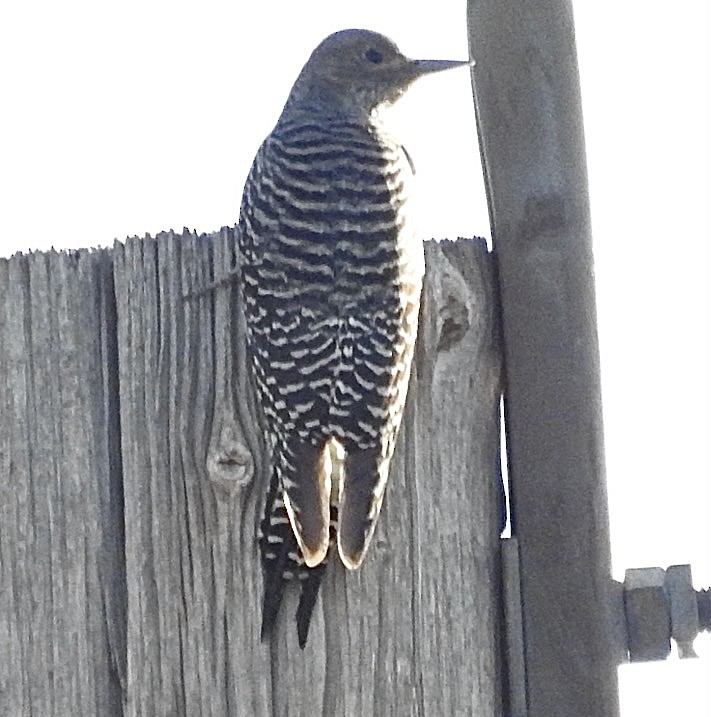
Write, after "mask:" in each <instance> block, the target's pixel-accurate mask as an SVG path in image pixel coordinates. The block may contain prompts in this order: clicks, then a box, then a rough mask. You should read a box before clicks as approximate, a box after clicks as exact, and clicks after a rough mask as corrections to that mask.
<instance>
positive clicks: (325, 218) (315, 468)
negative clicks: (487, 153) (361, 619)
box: [237, 29, 471, 648]
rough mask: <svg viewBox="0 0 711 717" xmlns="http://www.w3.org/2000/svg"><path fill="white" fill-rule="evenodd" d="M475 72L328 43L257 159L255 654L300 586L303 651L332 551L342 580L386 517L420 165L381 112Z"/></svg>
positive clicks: (403, 391)
mask: <svg viewBox="0 0 711 717" xmlns="http://www.w3.org/2000/svg"><path fill="white" fill-rule="evenodd" d="M469 64H471V63H469V62H468V61H449V60H412V59H409V58H407V57H406V56H405V55H403V54H402V53H401V52H400V50H399V49H398V47H397V46H396V45H395V43H394V42H393V41H392V40H390V39H389V38H388V37H386V36H384V35H381V34H379V33H377V32H373V31H370V30H363V29H349V30H341V31H339V32H336V33H334V34H332V35H329V36H328V37H326V39H324V40H323V41H322V42H321V43H320V44H319V45H318V46H317V47H316V49H315V50H314V51H313V53H312V54H311V56H310V58H309V59H308V61H307V62H306V64H305V65H304V67H303V69H302V70H301V73H300V74H299V75H298V77H297V79H296V81H295V83H294V85H293V87H292V89H291V92H290V94H289V96H288V98H287V100H286V104H285V106H284V109H283V111H282V113H281V115H280V117H279V118H278V121H277V123H276V125H275V127H274V129H273V130H272V131H271V133H270V134H269V135H268V136H267V137H266V139H265V140H264V142H263V143H262V145H261V146H260V148H259V149H258V151H257V154H256V156H255V159H254V162H253V164H252V166H251V169H250V171H249V174H248V177H247V181H246V183H245V187H244V192H243V195H242V202H241V206H240V215H239V222H238V225H237V248H238V257H239V259H238V262H239V269H238V270H239V276H240V286H241V290H242V298H243V306H244V313H245V318H246V344H247V350H248V355H249V357H250V362H251V369H252V374H253V377H254V381H255V384H256V389H257V394H258V397H259V404H260V406H261V409H262V415H263V426H264V430H265V433H266V438H267V443H268V445H269V448H270V453H271V462H272V465H273V468H272V472H271V478H270V482H269V489H268V493H267V498H266V504H265V510H264V517H263V519H262V521H261V523H260V531H259V544H260V549H261V558H262V565H263V572H264V577H265V579H264V603H263V614H262V631H261V637H262V640H267V639H268V638H269V636H270V634H271V632H272V628H273V625H274V623H275V621H276V618H277V614H278V612H279V607H280V604H281V602H282V594H283V590H284V584H285V582H288V581H289V580H297V581H298V582H299V583H300V585H301V594H300V599H299V606H298V609H297V613H296V622H297V632H298V639H299V645H300V646H301V647H302V648H303V647H304V645H305V644H306V640H307V637H308V630H309V624H310V621H311V616H312V612H313V608H314V604H315V601H316V597H317V594H318V590H319V586H320V583H321V580H322V577H323V573H324V568H325V565H326V558H327V554H328V553H329V548H330V547H331V546H332V545H335V546H336V548H334V551H333V552H335V550H337V552H338V555H339V556H340V559H341V561H342V563H343V564H344V566H345V567H346V568H347V569H349V570H354V569H356V568H358V567H359V566H360V565H361V564H362V562H363V559H364V557H365V555H366V553H367V550H368V546H369V544H370V542H371V539H372V537H373V531H374V530H375V526H376V522H377V520H378V516H379V513H380V509H381V506H382V503H383V496H384V492H385V486H386V483H387V480H388V474H389V470H390V463H391V459H392V456H393V451H394V448H395V443H396V438H397V435H398V430H399V427H400V423H401V419H402V415H403V409H404V406H405V399H406V395H407V388H408V383H409V377H410V372H411V366H412V359H413V351H414V346H415V341H416V337H417V325H418V315H419V306H420V294H421V289H422V282H423V275H424V269H425V267H424V248H423V242H422V239H421V237H419V236H418V235H417V231H416V227H415V224H414V221H413V217H412V212H411V211H409V209H410V207H409V203H408V198H409V196H410V194H411V189H412V184H413V175H414V165H413V163H412V161H411V159H410V156H409V154H408V153H407V151H406V150H405V148H404V147H403V145H402V144H401V143H400V141H399V140H398V139H397V137H396V136H395V134H394V133H393V131H392V127H390V126H389V123H388V119H387V112H386V110H387V108H388V107H389V106H391V105H393V104H394V103H395V102H396V101H397V100H398V99H399V98H400V97H401V96H402V95H403V94H404V93H405V91H406V90H407V89H408V88H409V87H410V85H411V84H412V83H413V82H414V81H415V80H417V79H418V78H420V77H422V76H424V75H429V74H432V73H436V72H440V71H443V70H448V69H451V68H455V67H461V66H466V65H469Z"/></svg>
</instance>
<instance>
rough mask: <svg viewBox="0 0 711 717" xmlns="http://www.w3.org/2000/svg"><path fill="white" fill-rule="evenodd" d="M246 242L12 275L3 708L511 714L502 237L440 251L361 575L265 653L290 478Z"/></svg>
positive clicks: (7, 295) (219, 239)
mask: <svg viewBox="0 0 711 717" xmlns="http://www.w3.org/2000/svg"><path fill="white" fill-rule="evenodd" d="M233 245H234V240H233V234H232V232H231V231H230V230H227V229H224V230H222V231H221V232H220V233H218V234H216V235H210V236H202V237H197V236H195V235H194V234H188V233H185V234H183V235H182V236H175V235H173V234H163V235H160V236H159V237H158V238H156V239H152V238H150V237H147V238H145V239H142V240H139V239H132V240H129V241H128V242H126V243H125V244H122V243H117V244H116V245H115V246H114V248H113V250H96V251H76V252H67V253H65V252H62V253H57V252H48V253H32V254H29V255H16V256H14V257H13V258H11V259H8V260H0V307H1V310H0V346H1V348H0V411H1V414H0V511H1V512H0V715H3V716H5V715H8V716H10V717H15V716H19V715H30V714H33V715H37V714H40V715H43V716H45V715H46V716H48V717H49V716H51V715H56V716H57V717H66V716H67V715H89V716H92V715H124V714H125V715H150V716H153V715H189V716H191V717H192V716H194V715H220V716H222V715H249V716H254V715H256V716H260V715H316V714H323V715H371V714H372V715H467V714H475V715H493V716H496V717H498V715H500V714H501V710H502V707H501V699H502V698H501V692H502V673H503V670H502V657H501V649H500V642H501V641H502V634H501V631H502V628H501V619H500V614H499V613H500V609H501V608H500V604H501V601H500V598H499V592H500V570H499V535H498V530H499V520H500V518H499V516H500V509H501V506H500V500H501V498H500V489H499V485H500V484H499V480H500V479H499V460H498V458H499V456H498V453H499V448H498V447H499V420H498V408H499V397H500V391H501V350H500V340H499V333H498V320H497V310H496V306H497V301H496V299H495V295H496V292H495V291H494V286H495V283H494V280H493V268H492V261H491V259H490V255H489V254H487V252H486V247H485V246H484V244H483V242H481V241H478V240H459V241H456V242H443V243H433V242H430V243H428V244H427V267H428V268H427V277H426V286H425V293H424V305H423V311H422V321H421V332H420V340H419V345H418V349H417V355H416V363H415V369H414V371H413V378H412V383H411V388H410V395H409V399H408V406H407V411H406V418H405V423H404V426H403V430H402V432H401V435H400V438H399V442H398V447H397V450H396V459H395V463H394V468H393V472H392V476H391V480H390V485H389V488H388V493H387V497H386V501H385V507H384V513H383V516H382V518H381V521H380V524H379V526H378V529H377V533H376V535H375V539H374V545H373V547H372V549H371V551H370V554H369V556H368V560H367V561H366V563H365V565H364V566H363V568H362V569H361V570H359V571H357V572H354V573H349V574H346V572H345V571H344V569H343V568H342V566H341V565H340V563H339V562H338V561H337V560H334V561H332V562H331V564H330V565H329V567H328V572H327V578H326V580H325V582H324V585H323V588H322V594H321V597H320V598H319V601H318V603H317V606H316V611H315V615H314V621H313V624H312V627H311V633H310V637H309V642H308V644H307V646H306V649H305V650H304V651H301V650H299V648H298V646H297V640H296V631H295V625H294V618H293V614H294V610H295V604H296V599H295V598H296V595H295V594H294V593H290V594H289V595H288V596H287V599H286V601H285V604H284V605H283V606H282V612H281V615H280V622H279V624H278V625H277V628H276V630H275V635H274V637H273V639H272V641H271V643H270V644H262V643H260V641H259V627H260V610H261V595H262V576H261V569H260V565H259V559H258V549H257V543H256V531H257V523H258V521H259V518H260V517H261V516H260V513H261V510H262V504H263V499H264V494H265V490H266V477H267V474H268V467H267V463H266V459H265V452H264V448H263V440H262V437H261V435H260V432H259V429H258V423H257V420H256V418H255V416H256V413H255V404H254V396H253V395H252V392H251V389H250V384H249V381H248V379H247V373H246V368H245V351H244V336H243V331H242V327H241V322H240V320H239V306H238V292H237V291H236V290H235V286H234V284H233V285H230V286H226V287H223V288H218V289H215V290H214V291H208V292H205V291H202V290H203V289H204V288H205V287H206V286H207V285H209V284H210V282H212V281H213V280H214V279H219V278H220V277H223V276H225V275H226V274H227V273H228V271H229V269H230V267H231V266H232V264H233V254H234V246H233Z"/></svg>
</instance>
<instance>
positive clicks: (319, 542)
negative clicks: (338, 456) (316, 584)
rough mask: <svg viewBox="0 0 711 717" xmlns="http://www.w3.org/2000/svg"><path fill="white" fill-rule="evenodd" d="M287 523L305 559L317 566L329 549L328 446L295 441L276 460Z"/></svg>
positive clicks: (329, 478) (329, 462)
mask: <svg viewBox="0 0 711 717" xmlns="http://www.w3.org/2000/svg"><path fill="white" fill-rule="evenodd" d="M277 466H278V468H279V470H280V478H281V486H282V488H283V491H284V493H283V499H284V505H285V507H286V512H287V514H288V516H289V522H290V523H291V527H292V529H293V531H294V535H295V536H296V540H297V542H298V544H299V548H300V550H301V554H302V556H303V559H304V562H305V563H306V565H308V566H309V567H310V568H314V567H316V566H317V565H319V564H320V563H321V562H323V560H324V559H325V557H326V553H327V552H328V535H329V532H328V526H329V504H330V498H331V460H330V456H329V451H328V450H327V448H326V447H325V446H324V445H323V444H321V445H312V444H310V443H305V442H298V444H296V445H289V446H284V447H283V449H282V456H281V459H280V461H279V462H278V463H277Z"/></svg>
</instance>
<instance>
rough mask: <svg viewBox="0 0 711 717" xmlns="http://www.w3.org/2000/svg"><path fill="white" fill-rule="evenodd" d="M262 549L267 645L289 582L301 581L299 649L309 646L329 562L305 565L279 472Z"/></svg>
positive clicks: (266, 512)
mask: <svg viewBox="0 0 711 717" xmlns="http://www.w3.org/2000/svg"><path fill="white" fill-rule="evenodd" d="M330 511H331V512H330V528H329V533H330V542H331V544H333V543H334V542H335V531H336V527H335V526H336V523H337V519H338V512H337V511H338V509H337V506H336V505H335V504H334V503H332V504H331V507H330ZM259 546H260V550H261V556H262V568H263V572H264V600H263V606H262V629H261V639H262V641H263V642H264V641H266V640H268V639H269V636H270V635H271V632H272V629H273V627H274V624H275V622H276V619H277V616H278V614H279V608H280V606H281V602H282V598H283V595H284V587H285V584H286V583H287V582H290V581H298V583H299V584H300V587H301V595H300V597H299V606H298V608H297V611H296V630H297V635H298V639H299V647H301V648H302V649H303V648H304V646H305V645H306V640H307V638H308V634H309V626H310V625H311V617H312V615H313V610H314V606H315V604H316V598H317V596H318V591H319V588H320V586H321V581H322V580H323V576H324V573H325V569H326V562H327V561H326V560H323V561H322V562H321V563H320V564H319V565H317V566H316V567H313V568H310V567H308V565H306V563H305V562H304V559H303V555H302V553H301V550H300V549H299V546H298V543H297V541H296V538H295V536H294V533H293V531H292V528H291V524H290V521H289V516H288V513H287V510H286V506H285V504H284V498H283V492H282V490H281V488H280V486H279V477H278V474H277V471H276V470H275V471H274V472H273V473H272V478H271V482H270V485H269V492H268V493H267V501H266V505H265V508H264V517H263V518H262V521H261V523H260V530H259Z"/></svg>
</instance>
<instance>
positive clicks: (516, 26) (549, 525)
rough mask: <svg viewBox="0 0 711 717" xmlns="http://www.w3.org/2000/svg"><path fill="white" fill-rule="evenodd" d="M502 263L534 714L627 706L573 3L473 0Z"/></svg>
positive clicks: (483, 129) (480, 103)
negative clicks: (622, 693)
mask: <svg viewBox="0 0 711 717" xmlns="http://www.w3.org/2000/svg"><path fill="white" fill-rule="evenodd" d="M468 21H469V41H470V49H471V55H472V58H473V59H475V60H476V63H477V64H476V67H475V68H474V69H473V79H474V96H475V105H476V111H477V123H478V131H479V135H480V145H481V153H482V162H483V167H484V173H485V180H486V186H487V193H488V201H489V211H490V216H491V223H492V232H493V238H494V248H495V251H496V254H497V257H498V263H499V283H500V291H501V304H502V317H503V319H502V320H503V333H504V355H505V366H506V391H505V409H506V425H507V445H508V460H509V474H510V479H511V497H512V526H513V533H514V535H515V536H516V537H517V538H518V541H519V545H520V568H521V601H522V608H523V635H524V644H525V653H524V655H525V669H526V680H527V694H526V699H527V709H528V715H529V716H530V717H556V716H557V715H560V716H561V717H562V716H565V717H570V715H576V716H577V717H593V716H595V717H598V716H600V717H602V716H603V715H604V716H605V717H610V716H611V715H617V714H618V713H619V708H618V693H617V669H616V656H615V652H614V645H613V640H612V637H611V630H612V628H611V617H610V601H609V595H610V590H611V580H610V546H609V529H608V517H607V497H606V490H605V473H604V457H603V436H602V416H601V413H602V412H601V398H600V378H599V358H598V341H597V330H596V322H595V318H596V317H595V293H594V282H593V262H592V249H591V232H590V217H589V208H588V193H587V174H586V165H585V151H584V138H583V126H582V115H581V106H580V91H579V83H578V70H577V58H576V53H575V38H574V27H573V14H572V7H571V3H570V1H569V0H539V2H536V3H527V2H524V1H523V0H509V2H506V3H502V2H499V0H470V2H469V8H468Z"/></svg>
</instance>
